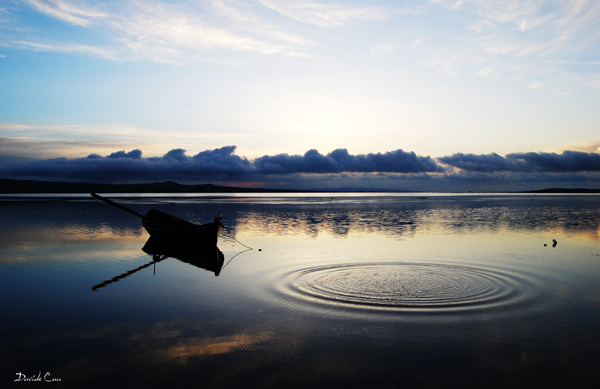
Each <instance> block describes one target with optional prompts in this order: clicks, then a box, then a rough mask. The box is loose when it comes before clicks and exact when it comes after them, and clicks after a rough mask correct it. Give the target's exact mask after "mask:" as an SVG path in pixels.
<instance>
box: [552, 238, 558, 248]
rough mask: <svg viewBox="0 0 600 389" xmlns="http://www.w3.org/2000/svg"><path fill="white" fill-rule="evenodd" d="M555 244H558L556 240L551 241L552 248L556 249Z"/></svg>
mask: <svg viewBox="0 0 600 389" xmlns="http://www.w3.org/2000/svg"><path fill="white" fill-rule="evenodd" d="M557 244H558V242H557V241H556V239H552V247H556V245H557Z"/></svg>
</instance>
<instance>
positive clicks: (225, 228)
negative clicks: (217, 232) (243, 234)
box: [221, 224, 254, 250]
mask: <svg viewBox="0 0 600 389" xmlns="http://www.w3.org/2000/svg"><path fill="white" fill-rule="evenodd" d="M221 225H222V226H223V229H224V230H225V231H227V233H228V234H229V236H230V237H231V238H232V239H233V240H235V241H236V242H238V243H239V244H241V245H242V246H244V247H246V248H247V249H249V250H254V249H253V248H252V247H250V246H246V245H245V244H243V243H242V242H240V241H239V240H237V239H236V238H235V236H233V234H232V233H231V231H229V228H227V227H225V225H223V224H221Z"/></svg>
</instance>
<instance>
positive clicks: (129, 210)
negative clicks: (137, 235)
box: [90, 193, 144, 219]
mask: <svg viewBox="0 0 600 389" xmlns="http://www.w3.org/2000/svg"><path fill="white" fill-rule="evenodd" d="M90 194H91V195H92V197H95V198H97V199H98V200H102V201H104V202H105V203H107V204H110V205H113V206H115V207H117V208H119V209H122V210H123V211H125V212H129V213H132V214H134V215H135V216H138V217H141V218H142V219H143V218H144V215H141V214H139V213H137V212H136V211H134V210H132V209H129V208H127V207H125V206H123V205H121V204H117V203H115V202H114V201H111V200H109V199H105V198H104V197H102V196H99V195H97V194H96V193H90Z"/></svg>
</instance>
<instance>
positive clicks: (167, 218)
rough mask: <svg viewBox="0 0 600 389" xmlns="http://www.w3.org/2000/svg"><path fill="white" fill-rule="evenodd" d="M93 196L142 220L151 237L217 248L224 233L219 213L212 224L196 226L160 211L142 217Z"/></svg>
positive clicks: (110, 201)
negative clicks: (191, 242) (220, 236)
mask: <svg viewBox="0 0 600 389" xmlns="http://www.w3.org/2000/svg"><path fill="white" fill-rule="evenodd" d="M91 195H92V197H94V198H96V199H98V200H101V201H104V202H105V203H107V204H110V205H112V206H114V207H117V208H119V209H121V210H123V211H125V212H129V213H131V214H133V215H136V216H138V217H140V218H142V226H143V227H144V228H145V229H146V231H148V233H149V234H150V236H154V237H157V238H161V239H168V240H174V241H176V242H178V243H185V242H187V241H193V242H195V243H196V244H199V245H205V246H213V247H216V246H217V241H218V239H219V235H221V231H223V223H222V220H223V216H222V215H220V214H219V213H218V212H217V216H216V217H215V219H214V220H213V221H212V222H210V223H206V224H195V223H191V222H189V221H187V220H183V219H180V218H178V217H176V216H173V215H170V214H168V213H165V212H162V211H159V210H158V209H150V210H149V211H148V212H146V214H145V215H142V214H140V213H137V212H135V211H134V210H132V209H129V208H127V207H125V206H123V205H121V204H118V203H115V202H114V201H112V200H109V199H107V198H104V197H102V196H99V195H97V194H96V193H91Z"/></svg>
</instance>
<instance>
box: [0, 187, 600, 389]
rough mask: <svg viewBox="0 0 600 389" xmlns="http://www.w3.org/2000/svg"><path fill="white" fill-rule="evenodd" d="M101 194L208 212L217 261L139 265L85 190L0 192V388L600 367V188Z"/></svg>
mask: <svg viewBox="0 0 600 389" xmlns="http://www.w3.org/2000/svg"><path fill="white" fill-rule="evenodd" d="M112 198H113V199H115V200H117V201H118V202H120V203H122V204H124V205H126V206H128V207H130V208H132V209H134V210H136V211H137V212H140V213H145V211H147V210H148V209H149V208H158V209H160V210H162V211H165V212H168V213H171V214H174V215H177V216H179V217H182V218H184V219H187V220H190V221H193V222H199V223H202V222H206V221H210V220H212V218H213V217H214V215H215V214H216V213H217V211H219V212H221V213H223V214H224V215H225V216H224V224H225V225H226V227H227V230H226V231H224V233H223V234H222V237H221V239H220V241H219V249H220V250H221V251H222V253H223V255H224V263H223V265H224V266H223V268H222V269H221V270H220V272H218V273H219V274H218V276H216V275H215V273H214V272H211V271H208V270H205V269H203V268H200V267H197V266H194V265H191V264H189V263H186V262H183V261H181V260H178V259H175V258H166V259H163V260H160V261H159V262H157V263H154V262H153V257H152V256H151V255H149V254H147V253H146V252H144V251H142V248H143V247H144V245H145V244H146V241H147V239H148V235H147V233H146V232H145V231H144V230H143V228H142V227H141V226H140V224H139V222H140V220H139V219H138V218H136V217H135V216H132V215H131V214H128V213H125V212H123V211H121V210H118V209H116V208H113V207H111V206H109V205H107V204H104V203H102V202H99V201H97V200H94V199H93V198H91V197H90V198H89V199H88V198H87V197H80V196H52V197H48V198H36V197H35V196H27V197H26V196H23V197H16V198H15V197H14V196H12V197H8V196H7V197H3V198H0V307H1V312H2V322H1V324H0V345H1V348H0V349H1V350H2V351H1V355H2V357H1V361H0V362H1V366H2V368H1V371H2V373H1V375H0V379H1V380H2V382H3V384H2V386H6V385H11V384H13V385H15V386H23V385H27V383H25V382H23V381H20V382H14V380H15V379H18V378H19V377H21V378H23V377H26V378H27V379H30V380H35V379H37V377H40V378H41V380H42V381H43V380H44V379H53V378H54V379H60V385H61V386H71V387H82V386H85V387H106V386H107V385H110V386H113V387H114V386H117V387H123V386H129V387H164V386H165V385H167V384H169V385H180V386H182V387H280V386H282V385H285V386H286V387H308V386H311V387H313V386H317V387H325V386H327V387H364V386H366V385H368V386H373V385H380V386H383V387H469V386H471V387H472V386H476V385H477V386H485V387H490V386H492V387H509V386H510V387H532V386H534V387H536V386H541V385H550V384H554V385H563V386H566V385H568V386H569V387H585V386H588V385H589V386H591V385H592V384H593V383H595V382H597V381H598V378H600V373H598V372H597V365H598V362H600V335H598V331H597V329H598V328H599V324H600V284H599V282H598V281H599V280H600V245H599V242H600V232H599V231H600V230H599V223H600V196H593V195H592V196H574V195H568V196H567V195H543V196H541V195H537V196H533V195H435V194H410V195H389V194H387V195H386V194H378V195H373V194H362V195H361V194H354V195H350V194H343V195H332V194H327V195H314V196H301V195H259V196H225V195H210V196H207V195H202V196H190V195H181V196H175V195H168V196H165V195H151V196H148V195H140V196H136V195H119V196H117V195H115V196H113V197H112ZM553 239H555V240H556V242H557V243H556V245H555V247H553ZM240 242H241V243H240ZM242 244H244V245H247V246H250V247H252V248H253V249H252V250H246V247H244V246H243V245H242ZM244 250H246V251H244ZM17 373H21V374H22V376H21V375H19V374H17ZM55 384H56V385H58V383H55Z"/></svg>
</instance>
